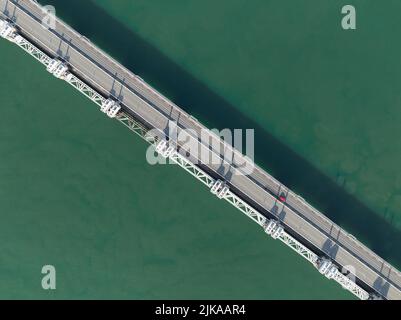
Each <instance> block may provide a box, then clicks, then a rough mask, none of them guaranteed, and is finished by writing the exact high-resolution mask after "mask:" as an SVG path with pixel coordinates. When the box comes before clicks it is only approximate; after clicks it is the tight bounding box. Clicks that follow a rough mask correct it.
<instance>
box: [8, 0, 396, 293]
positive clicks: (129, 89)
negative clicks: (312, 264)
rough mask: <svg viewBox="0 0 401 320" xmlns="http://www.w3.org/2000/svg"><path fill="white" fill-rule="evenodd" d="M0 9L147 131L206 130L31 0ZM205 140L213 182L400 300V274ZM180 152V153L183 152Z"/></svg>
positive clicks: (238, 158) (267, 178)
mask: <svg viewBox="0 0 401 320" xmlns="http://www.w3.org/2000/svg"><path fill="white" fill-rule="evenodd" d="M0 5H1V7H0V8H1V11H3V12H4V11H5V9H7V11H8V16H9V17H11V16H14V17H15V19H16V23H17V25H18V26H19V27H20V28H21V30H22V31H23V32H24V33H25V34H26V35H27V36H28V38H29V39H32V40H34V42H36V43H37V44H38V45H39V46H40V47H41V48H44V49H45V50H46V51H47V52H49V53H50V54H51V55H52V56H61V57H63V58H65V59H66V60H67V61H68V62H69V64H70V65H71V66H72V67H73V71H74V72H75V73H76V74H77V75H78V76H80V77H81V79H83V80H85V81H86V82H87V83H88V84H90V85H92V86H93V87H94V88H95V89H97V90H99V92H101V93H102V94H104V95H105V96H108V95H109V94H110V93H113V95H114V96H116V97H117V98H120V100H121V102H122V103H123V105H124V107H125V109H126V110H128V111H129V112H130V113H131V114H132V115H133V116H135V117H136V118H138V119H141V120H142V122H144V123H145V124H146V125H147V126H148V127H149V128H156V129H159V130H160V131H162V130H164V129H165V128H167V127H168V124H169V121H176V122H177V123H178V125H179V128H178V132H181V130H182V129H192V130H194V131H195V132H198V133H200V131H201V130H202V129H206V128H205V127H203V126H202V125H201V124H200V123H199V122H197V121H196V120H194V119H193V118H192V117H191V116H190V115H188V114H187V113H185V112H184V111H183V110H182V109H180V108H179V107H178V106H176V105H174V104H173V103H172V102H171V101H169V100H167V99H166V98H164V97H163V96H161V95H160V94H159V93H157V92H156V91H155V90H154V89H152V88H150V87H149V86H148V85H147V84H146V83H144V82H143V81H142V80H141V79H139V78H138V77H136V76H135V75H134V74H133V73H131V72H130V71H128V70H127V69H125V68H124V67H123V66H121V65H120V64H118V63H117V62H115V61H114V60H113V59H112V58H110V57H109V56H107V55H106V54H105V53H103V52H102V51H100V50H99V49H98V48H96V47H95V46H94V45H93V44H92V43H90V42H89V41H87V40H86V39H85V38H83V37H82V36H81V35H80V34H78V33H76V32H75V31H73V30H72V29H70V28H69V27H68V26H66V25H65V24H64V23H62V22H61V21H58V22H57V27H56V30H52V31H51V32H50V31H49V30H46V29H44V28H43V27H42V26H41V25H40V23H39V21H41V19H42V16H43V13H42V11H41V9H40V7H39V6H38V5H37V4H35V3H34V2H31V1H24V2H20V3H19V4H18V6H19V7H16V6H15V5H14V4H13V3H12V2H11V1H6V0H0ZM22 9H23V10H22ZM208 138H209V139H211V140H213V141H216V142H217V143H214V144H212V146H214V148H213V150H212V151H210V150H209V148H208V146H206V144H205V141H202V143H201V144H200V148H202V149H203V150H204V152H212V154H213V156H214V157H218V158H220V160H221V162H220V163H207V164H203V165H202V167H203V168H204V169H205V170H207V171H208V172H209V173H211V174H212V175H213V176H215V177H216V178H217V177H219V176H220V177H223V178H224V179H225V180H228V181H229V184H230V187H231V189H232V190H233V191H234V192H236V193H237V194H238V195H239V196H241V197H242V198H245V199H246V200H247V201H248V202H249V203H250V204H251V205H253V206H254V207H255V208H256V209H258V210H259V211H260V212H261V213H264V214H266V215H274V216H275V217H276V218H279V219H280V220H281V221H282V222H283V224H284V225H285V226H286V227H287V228H286V229H287V230H288V229H290V230H291V231H292V233H293V234H294V235H296V236H297V237H298V238H299V239H300V240H301V242H303V243H305V242H307V243H309V244H310V245H309V246H311V245H312V246H313V247H315V249H313V247H312V246H311V249H313V250H314V251H316V249H318V250H320V251H322V252H325V253H326V254H327V255H328V256H331V257H332V258H333V259H334V260H335V261H336V262H337V263H338V264H339V265H340V266H349V265H351V266H353V267H354V268H355V269H356V270H357V272H356V275H357V277H358V279H360V280H361V281H363V282H364V283H365V284H366V285H368V286H370V287H371V288H373V289H374V290H376V291H378V292H379V293H381V294H382V295H383V296H385V297H386V298H388V299H401V291H400V288H401V274H400V273H399V272H398V271H397V270H396V269H394V268H393V267H392V266H390V265H389V264H388V263H386V262H385V261H384V260H383V259H381V258H380V257H378V256H377V255H376V254H374V253H373V252H372V251H371V250H370V249H368V248H366V247H365V246H364V245H362V244H361V243H360V242H358V241H357V240H356V239H354V238H353V237H352V236H350V235H349V234H348V233H347V232H345V231H344V230H342V229H341V228H340V227H338V226H337V225H335V224H334V223H333V222H331V221H330V220H329V219H327V218H326V217H325V216H324V215H323V214H321V213H320V212H318V211H317V210H316V209H314V208H312V207H310V206H309V205H308V204H307V203H306V202H305V201H304V200H303V199H302V198H300V197H299V196H297V195H296V194H294V193H292V192H291V191H289V190H288V189H287V188H286V187H285V186H283V185H282V184H280V183H279V182H278V181H277V180H276V179H274V178H273V177H271V176H270V175H269V174H267V173H266V172H265V171H263V170H262V169H261V168H259V167H256V168H255V170H254V171H253V173H252V174H251V175H249V176H247V175H244V174H241V171H243V169H244V168H242V169H241V164H246V163H248V164H249V162H248V161H249V160H248V159H246V158H244V157H243V156H242V155H241V154H240V153H239V152H237V151H234V150H232V148H231V147H230V146H227V145H225V144H224V147H225V148H226V149H229V150H232V151H233V152H234V157H233V160H232V161H230V163H228V162H226V161H224V160H223V159H221V158H222V156H221V151H220V150H222V149H218V148H216V145H217V146H219V145H220V144H222V143H223V142H222V141H221V140H220V139H219V138H218V137H217V136H215V135H213V134H210V135H209V137H208ZM190 139H191V141H192V143H194V144H198V143H199V142H198V140H197V139H195V138H194V137H190ZM180 152H181V153H182V154H185V151H184V150H181V151H180ZM191 157H193V155H191V156H190V158H191ZM191 160H193V161H195V160H196V159H194V158H192V159H191ZM280 192H285V193H287V203H286V205H283V204H282V203H280V202H278V201H277V200H276V196H277V195H278V194H279V193H280Z"/></svg>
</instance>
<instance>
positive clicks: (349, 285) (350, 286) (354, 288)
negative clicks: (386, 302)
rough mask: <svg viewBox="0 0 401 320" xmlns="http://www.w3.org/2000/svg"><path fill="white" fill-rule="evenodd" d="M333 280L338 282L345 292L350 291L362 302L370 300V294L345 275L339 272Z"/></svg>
mask: <svg viewBox="0 0 401 320" xmlns="http://www.w3.org/2000/svg"><path fill="white" fill-rule="evenodd" d="M333 280H335V281H337V282H338V283H339V284H340V285H341V286H342V287H343V288H344V289H345V290H348V291H350V292H351V293H353V294H354V295H355V296H357V297H358V298H359V299H361V300H368V299H369V293H367V292H366V291H365V290H363V289H362V288H361V287H360V286H358V285H357V284H356V283H355V281H353V280H352V279H350V278H349V277H347V276H346V275H345V274H342V273H341V272H340V271H338V270H337V272H336V274H335V275H334V277H333Z"/></svg>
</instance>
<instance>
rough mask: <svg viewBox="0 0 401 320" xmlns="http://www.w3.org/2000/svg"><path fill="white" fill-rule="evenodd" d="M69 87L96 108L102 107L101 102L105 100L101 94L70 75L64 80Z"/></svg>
mask: <svg viewBox="0 0 401 320" xmlns="http://www.w3.org/2000/svg"><path fill="white" fill-rule="evenodd" d="M65 81H67V82H68V83H69V84H70V85H72V86H73V87H74V88H75V89H77V90H78V91H79V92H81V93H82V94H83V95H85V96H86V97H87V98H89V99H90V100H92V101H93V102H94V103H96V104H97V105H98V106H102V104H103V102H104V101H105V100H106V99H105V98H104V97H103V96H102V95H101V94H99V93H98V92H97V91H96V90H94V89H92V87H90V86H88V85H87V84H86V83H84V82H82V81H81V80H80V79H78V78H77V77H76V76H74V75H73V74H72V73H70V74H69V75H68V76H67V77H66V78H65Z"/></svg>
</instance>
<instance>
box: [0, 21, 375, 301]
mask: <svg viewBox="0 0 401 320" xmlns="http://www.w3.org/2000/svg"><path fill="white" fill-rule="evenodd" d="M0 22H1V23H3V22H4V21H1V19H0ZM7 39H8V40H10V41H12V42H14V43H16V44H17V45H18V46H19V47H21V48H22V49H23V50H24V51H26V52H27V53H28V54H29V55H31V56H33V57H34V58H35V59H36V60H38V61H39V62H40V63H42V64H43V65H44V66H46V67H47V66H48V65H49V63H50V62H51V61H52V60H53V58H51V57H49V56H48V55H47V54H45V53H44V52H43V51H41V50H40V49H39V48H37V47H36V46H35V45H33V44H32V43H31V42H30V41H29V40H27V39H25V38H24V37H23V36H22V35H20V34H18V33H17V30H16V31H15V34H14V35H13V36H12V37H9V38H7ZM64 80H65V81H67V82H68V83H69V84H70V85H71V86H73V87H74V88H75V89H77V90H78V91H79V92H81V93H82V94H83V95H85V96H86V97H87V98H89V99H90V100H91V101H93V102H94V103H96V104H97V105H98V106H100V107H101V106H102V104H103V103H104V102H105V101H106V98H105V97H104V96H103V95H101V94H100V93H98V92H97V91H96V90H94V89H93V88H92V87H90V86H89V85H87V84H86V83H85V82H83V81H82V80H80V79H79V78H78V77H77V76H75V75H74V74H72V73H70V72H69V73H68V74H67V76H66V77H65V79H64ZM116 119H117V120H118V121H120V122H121V123H122V124H123V125H125V126H126V127H128V128H129V129H130V130H131V131H133V132H134V133H136V134H137V135H139V136H140V137H141V138H143V139H144V140H145V141H147V142H148V143H150V144H153V145H154V146H155V147H156V145H157V143H158V142H160V139H159V138H158V137H157V136H154V135H152V134H151V133H150V131H149V130H148V129H147V128H146V127H145V126H144V125H143V124H142V123H141V122H139V121H137V120H136V119H134V118H133V117H132V116H131V115H129V114H128V113H126V112H125V111H123V110H121V111H119V113H118V114H117V116H116ZM168 158H169V159H170V160H171V161H172V162H173V163H175V164H177V165H179V166H180V167H181V168H183V169H184V170H185V171H187V172H189V173H190V174H191V175H192V176H193V177H195V178H196V179H198V180H199V181H201V182H202V183H203V184H204V185H206V186H207V187H208V188H212V186H213V185H214V184H215V183H216V181H217V180H216V179H214V178H213V177H211V176H210V175H209V174H208V173H206V172H205V171H204V170H202V169H201V168H200V167H199V166H197V165H196V164H194V163H192V162H191V161H190V160H189V159H187V158H186V157H184V156H183V155H182V154H180V153H179V152H178V151H177V150H176V148H175V150H174V152H172V153H171V154H169V156H168ZM221 198H222V199H225V200H226V201H228V202H229V203H230V204H231V205H233V206H234V207H235V208H237V209H238V210H240V211H241V212H242V213H244V214H245V215H246V216H248V217H249V218H251V219H252V220H253V221H255V222H256V223H257V224H258V225H259V226H261V227H263V228H264V227H265V226H266V224H267V223H268V222H269V221H270V220H269V219H268V218H266V217H265V216H264V215H263V214H262V213H260V212H259V211H258V210H256V209H255V208H253V207H252V206H251V205H249V204H248V203H246V202H245V201H244V200H242V199H241V198H240V197H238V196H237V195H236V194H235V193H233V192H232V191H230V190H228V191H227V192H225V193H224V196H223V197H221ZM278 239H279V240H280V241H282V242H283V243H284V244H286V245H287V246H288V247H290V248H291V249H293V250H294V251H295V252H297V253H298V254H299V255H301V256H302V257H303V258H305V259H306V260H307V261H309V262H310V263H312V264H313V265H314V266H315V267H316V266H317V263H318V261H319V259H320V257H319V256H318V255H317V254H315V253H314V252H313V251H311V250H310V249H308V248H307V247H306V246H304V245H303V244H302V243H300V242H299V241H298V240H296V239H295V238H294V237H292V236H291V235H290V234H288V233H287V232H285V231H283V232H282V233H281V234H280V235H279V236H278ZM332 279H334V280H335V281H336V282H338V283H339V284H340V285H341V286H342V287H343V288H344V289H346V290H348V291H350V292H351V293H353V294H354V295H355V296H357V297H358V298H360V299H362V300H366V299H369V298H372V297H373V295H372V296H370V295H369V294H368V293H367V292H366V291H365V290H364V289H362V288H361V287H360V286H358V285H357V284H356V283H355V282H354V281H353V280H351V279H350V278H349V276H348V275H345V274H343V273H341V272H340V271H339V270H337V271H336V273H335V275H334V277H332Z"/></svg>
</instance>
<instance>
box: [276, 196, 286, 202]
mask: <svg viewBox="0 0 401 320" xmlns="http://www.w3.org/2000/svg"><path fill="white" fill-rule="evenodd" d="M278 200H279V201H280V202H283V203H285V202H286V201H287V198H286V197H285V196H283V195H281V196H279V197H278Z"/></svg>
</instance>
